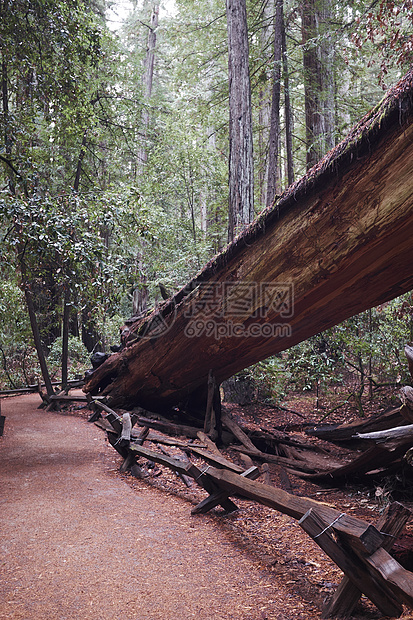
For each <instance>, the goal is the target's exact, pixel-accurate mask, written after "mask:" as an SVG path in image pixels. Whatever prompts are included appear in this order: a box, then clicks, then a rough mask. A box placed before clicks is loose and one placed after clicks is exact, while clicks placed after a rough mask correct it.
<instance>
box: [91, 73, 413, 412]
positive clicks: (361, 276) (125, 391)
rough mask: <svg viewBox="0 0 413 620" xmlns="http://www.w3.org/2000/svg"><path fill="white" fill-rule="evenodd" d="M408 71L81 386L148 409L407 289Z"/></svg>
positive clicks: (184, 396) (412, 241) (186, 398)
mask: <svg viewBox="0 0 413 620" xmlns="http://www.w3.org/2000/svg"><path fill="white" fill-rule="evenodd" d="M412 119H413V71H410V72H409V73H408V74H407V75H406V76H405V77H404V78H403V79H402V80H400V82H399V83H398V84H397V85H396V86H395V87H394V88H392V89H391V90H390V91H389V92H388V93H387V95H386V97H385V98H384V99H383V101H382V102H381V103H380V104H379V105H378V106H377V107H376V108H375V109H374V110H372V111H371V112H370V113H369V114H367V115H366V116H365V117H364V118H363V119H362V120H361V121H360V122H359V123H358V124H357V125H356V126H355V127H354V129H353V130H352V132H351V133H350V134H349V136H348V138H347V139H346V140H344V141H343V142H342V143H341V144H339V145H338V146H337V147H336V148H335V149H333V150H332V151H331V152H330V153H329V154H328V155H326V156H325V157H324V158H323V159H322V160H321V161H320V162H319V164H317V165H316V166H314V167H313V168H312V169H311V170H310V171H309V172H308V173H307V175H306V176H305V177H303V179H301V180H300V181H298V182H297V183H295V184H294V185H292V186H290V187H289V188H288V189H287V190H286V191H285V192H284V194H283V195H282V196H281V198H279V200H278V201H277V202H276V203H275V205H274V206H273V207H272V208H269V209H266V210H264V211H263V212H262V213H261V215H260V216H259V217H258V218H257V219H256V220H255V222H254V223H253V224H251V225H250V226H249V227H248V228H247V229H246V231H245V232H244V233H242V234H241V235H240V236H238V237H237V238H236V240H235V241H234V242H233V243H232V244H230V245H229V246H228V247H227V249H226V250H225V251H224V252H223V253H221V254H219V255H218V256H217V257H216V258H215V259H213V260H212V261H211V262H210V263H208V264H207V265H206V266H205V268H204V269H203V270H202V271H201V272H200V273H199V274H198V275H197V276H196V277H195V278H194V279H193V280H192V281H191V282H190V283H189V284H188V285H187V286H186V287H185V288H183V289H182V290H181V291H179V292H178V293H177V294H176V295H174V297H172V298H171V299H169V300H168V301H166V302H165V303H164V304H163V305H162V306H160V307H159V308H158V309H156V310H154V311H153V312H151V313H150V314H149V315H148V316H146V317H143V318H140V319H138V320H136V321H135V322H132V324H131V325H130V326H129V328H128V329H129V331H130V333H129V336H128V340H129V341H128V342H127V343H126V347H125V348H124V349H123V350H122V351H120V352H118V353H116V354H114V355H112V356H111V357H109V359H108V360H106V362H104V364H102V366H100V367H99V368H98V369H96V370H95V371H94V372H93V374H92V375H91V376H90V377H89V379H88V381H87V383H86V386H85V391H86V392H90V393H92V394H97V393H103V394H106V395H108V396H109V397H110V401H111V403H112V404H113V405H122V406H125V407H129V406H135V405H140V406H142V407H144V408H146V409H149V410H152V411H165V410H166V408H167V407H168V406H176V405H182V404H185V403H188V402H192V404H194V403H196V402H197V401H198V403H199V402H200V395H201V393H202V395H203V398H204V403H205V395H206V386H207V379H208V373H209V371H210V370H212V371H213V373H214V375H215V378H216V380H217V383H218V384H219V383H220V382H222V381H223V380H225V379H227V378H229V377H230V376H232V375H233V374H235V373H236V372H238V371H240V370H242V369H243V368H246V367H248V366H250V365H251V364H253V363H255V362H258V361H259V360H262V359H265V358H267V357H269V356H270V355H273V354H275V353H277V352H280V351H283V350H285V349H287V348H289V347H291V346H293V345H294V344H297V343H298V342H301V341H302V340H305V339H307V338H309V337H310V336H312V335H314V334H316V333H318V332H321V331H323V330H325V329H327V328H329V327H331V326H333V325H336V324H338V323H340V322H342V321H343V320H345V319H346V318H348V317H350V316H352V315H355V314H357V313H359V312H362V311H363V310H366V309H367V308H371V307H373V306H375V305H378V304H380V303H384V302H385V301H387V300H390V299H392V298H394V297H397V296H399V295H401V294H402V293H404V292H406V291H409V290H411V289H412V288H413V273H412V270H411V257H412V252H413V235H412V230H413V124H412Z"/></svg>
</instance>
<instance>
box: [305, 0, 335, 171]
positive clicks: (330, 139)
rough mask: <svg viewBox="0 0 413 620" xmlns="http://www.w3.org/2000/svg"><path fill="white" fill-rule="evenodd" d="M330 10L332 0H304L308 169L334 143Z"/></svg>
mask: <svg viewBox="0 0 413 620" xmlns="http://www.w3.org/2000/svg"><path fill="white" fill-rule="evenodd" d="M330 12H331V9H330V0H305V2H304V3H303V7H302V42H303V65H304V90H305V119H306V142H307V169H309V168H311V167H312V166H314V165H315V164H316V163H317V162H318V161H319V160H320V159H321V158H322V157H323V155H325V153H326V152H327V151H328V150H330V149H331V148H332V147H333V145H334V78H333V74H332V71H333V66H332V50H331V41H330V38H329V36H328V22H329V19H330ZM319 40H320V42H319Z"/></svg>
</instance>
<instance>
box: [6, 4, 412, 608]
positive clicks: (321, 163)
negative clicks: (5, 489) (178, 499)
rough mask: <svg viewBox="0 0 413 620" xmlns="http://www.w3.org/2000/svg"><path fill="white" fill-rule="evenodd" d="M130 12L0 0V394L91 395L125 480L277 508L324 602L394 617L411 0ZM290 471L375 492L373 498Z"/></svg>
mask: <svg viewBox="0 0 413 620" xmlns="http://www.w3.org/2000/svg"><path fill="white" fill-rule="evenodd" d="M11 4H12V5H13V11H10V8H11ZM132 4H133V5H132V6H131V10H130V12H129V14H128V15H126V16H125V17H124V19H123V21H122V23H121V24H120V23H119V22H117V23H116V24H113V23H112V24H111V19H113V16H114V15H116V4H115V5H113V6H112V7H109V5H106V4H105V3H104V2H103V1H102V2H101V1H100V0H98V1H97V2H95V1H94V2H85V3H79V2H77V1H76V0H71V1H70V2H65V3H63V2H57V3H56V2H50V1H49V0H36V1H35V2H26V0H17V1H16V2H13V3H11V2H10V0H3V1H2V2H1V3H0V17H1V18H2V19H1V22H0V34H1V39H0V51H1V76H2V77H1V88H2V108H1V118H0V121H1V128H2V136H3V138H2V141H3V147H2V149H1V151H0V161H1V164H2V169H1V194H0V235H1V240H2V243H1V249H0V269H1V276H2V278H1V282H0V356H1V374H0V387H1V388H2V395H3V396H4V395H10V394H11V393H16V392H22V391H24V390H35V391H38V392H39V393H40V395H41V397H42V401H43V405H42V406H45V407H48V408H49V409H54V408H56V409H58V410H59V409H60V408H62V407H66V406H68V405H70V404H72V405H73V403H79V406H82V407H83V406H88V407H89V408H90V409H92V413H91V416H90V418H89V420H90V421H91V422H94V423H96V424H97V425H98V426H99V427H100V428H102V430H103V431H104V432H105V436H106V438H107V440H108V442H109V443H110V444H111V445H112V446H113V447H114V449H115V450H116V452H117V453H118V456H119V458H120V459H121V464H120V470H121V472H122V473H126V472H127V473H129V474H131V475H132V476H134V477H136V478H138V479H142V480H144V478H145V477H147V476H148V477H150V475H152V474H150V473H148V472H149V469H153V467H154V464H158V465H160V466H162V468H164V469H165V468H166V469H168V470H170V471H172V473H173V475H176V474H177V475H178V476H179V480H180V481H181V482H182V484H183V485H185V486H186V487H188V488H189V487H191V485H192V486H195V485H197V488H198V487H199V488H200V489H201V491H202V493H203V494H204V497H203V499H200V500H199V502H198V503H197V504H196V506H195V507H194V508H193V510H192V513H193V514H203V513H205V512H208V511H209V510H211V509H215V508H216V507H221V508H222V509H223V511H224V512H225V513H228V514H230V513H232V512H234V511H235V510H236V509H237V503H236V502H237V498H238V497H241V498H244V499H245V498H248V499H249V500H251V501H253V502H257V503H258V504H260V505H265V506H269V507H270V508H271V509H275V510H277V511H279V512H281V513H282V514H285V515H288V516H290V517H292V518H293V519H295V520H296V521H297V522H298V524H299V526H300V527H301V528H302V529H303V530H304V531H305V532H306V533H307V534H308V535H309V537H310V538H312V539H313V540H314V541H315V542H316V543H317V544H318V545H319V546H320V547H321V548H322V549H323V551H324V552H325V553H326V554H327V555H328V556H329V557H330V558H331V559H332V561H333V563H334V564H335V565H336V566H337V567H339V568H340V569H341V570H342V571H343V573H344V575H345V576H344V578H343V581H342V582H341V584H340V586H339V587H338V588H337V589H336V590H335V592H334V593H333V594H332V596H331V597H330V599H329V601H328V602H327V603H326V604H325V605H324V607H323V611H322V613H323V616H324V617H331V616H340V615H341V616H345V615H346V614H347V615H348V614H351V613H352V610H353V609H354V608H355V607H356V605H357V604H358V602H359V600H360V596H361V594H364V595H365V596H366V597H367V599H368V600H369V601H370V602H371V603H372V604H373V605H374V606H375V607H376V608H378V609H379V610H380V612H381V613H382V614H383V615H387V616H390V617H399V616H400V615H402V614H403V605H404V606H405V607H408V608H412V607H413V577H412V573H411V566H410V565H408V563H406V562H404V560H403V561H402V559H401V558H400V557H398V556H397V549H396V547H397V545H396V544H395V550H396V551H394V552H393V555H391V552H392V545H393V543H396V539H397V538H398V536H399V535H401V534H402V531H403V529H404V527H405V525H406V523H407V522H408V520H409V518H410V510H409V500H407V501H405V502H403V503H398V502H393V501H391V499H393V498H390V495H388V496H387V495H386V493H385V491H384V490H383V489H385V487H386V484H387V483H388V480H390V479H392V480H393V481H394V484H395V487H400V485H399V482H400V481H401V480H402V481H403V484H402V485H401V486H402V487H403V485H404V487H403V489H402V491H406V488H408V486H409V482H408V481H409V480H411V473H410V469H411V463H412V462H413V459H412V456H411V449H412V445H413V443H412V429H411V423H412V422H413V413H412V412H413V405H412V402H413V399H412V396H411V395H412V393H413V388H411V387H410V383H411V382H412V376H411V374H410V373H411V372H412V368H413V355H412V348H411V345H412V343H413V303H412V297H411V291H412V289H413V280H412V278H413V276H412V272H411V266H410V263H411V255H412V249H413V248H412V244H413V242H412V240H411V239H412V237H411V232H410V231H411V225H412V221H411V220H412V213H413V182H412V179H413V129H412V128H413V123H412V120H413V73H412V69H411V64H412V60H413V35H412V31H413V5H412V2H411V0H399V1H398V2H393V1H390V0H381V1H380V2H374V3H369V2H365V1H363V0H357V1H356V0H355V1H354V2H353V1H352V2H348V3H347V2H346V3H342V2H335V1H334V0H308V1H306V2H304V3H295V2H294V1H291V2H290V1H289V0H288V1H287V0H284V1H283V0H271V1H269V2H264V3H253V2H246V1H245V0H227V2H226V11H223V7H222V6H221V3H219V2H215V1H212V2H210V3H208V6H198V5H196V6H194V4H193V3H191V2H190V1H189V0H177V1H176V2H175V4H174V6H171V7H169V8H168V10H166V9H165V8H163V7H161V6H160V5H158V4H156V3H148V2H146V1H145V2H142V3H132ZM109 9H111V10H109ZM297 179H298V180H297ZM90 363H92V368H89V366H90ZM86 369H88V370H87V371H86V373H85V370H86ZM240 384H244V386H245V385H247V386H250V388H251V394H250V395H249V396H248V397H247V398H246V399H245V400H247V401H248V402H249V403H252V405H251V406H252V410H251V409H245V410H243V409H242V408H239V407H238V408H237V406H236V405H235V408H233V407H232V406H231V404H230V402H229V401H230V400H231V396H232V397H233V400H235V402H236V403H238V404H239V402H240V398H239V396H240V395H239V394H238V395H237V394H236V392H237V385H238V386H239V385H240ZM231 386H232V393H231ZM78 387H82V388H83V394H79V393H76V394H73V393H72V392H73V388H78ZM234 392H235V396H234ZM241 398H245V389H244V390H243V395H241ZM400 399H401V405H400V402H399V401H400ZM261 406H265V407H268V408H269V409H266V412H267V413H268V410H269V411H270V412H271V414H270V415H267V417H266V421H267V422H266V423H265V424H264V423H263V419H262V415H261V414H259V411H260V407H261ZM254 407H256V408H257V414H254ZM251 411H252V413H251ZM366 413H373V414H374V415H372V416H370V415H368V416H366ZM285 415H287V416H290V417H289V418H288V422H287V421H286V418H285ZM251 416H252V418H251ZM254 416H255V417H254ZM291 416H292V419H291ZM251 420H252V421H251ZM257 420H258V421H257ZM281 420H282V423H281ZM292 420H294V422H293V421H292ZM332 420H333V421H334V423H331V424H328V422H331V421H332ZM0 421H1V424H2V425H3V424H4V422H5V421H4V418H2V417H0ZM324 422H326V424H324ZM322 423H323V424H322ZM6 424H7V421H6ZM295 433H297V434H295ZM148 446H149V447H148ZM170 452H172V455H171V453H170ZM205 464H206V466H205ZM271 467H273V468H276V470H275V471H276V476H277V481H276V482H277V484H275V483H274V480H273V479H271V475H270V469H271ZM162 471H164V470H162ZM259 477H261V480H258V478H259ZM294 479H299V480H300V481H302V482H300V484H301V483H302V484H307V483H308V484H315V485H320V488H324V486H325V485H327V486H328V485H331V484H334V485H336V486H337V487H340V488H345V487H346V485H348V484H349V482H350V481H354V480H356V481H358V482H359V483H360V484H362V485H363V484H365V485H367V486H368V485H371V484H376V485H378V486H376V489H379V488H380V489H382V495H381V496H380V494H379V495H378V496H377V497H379V496H380V497H381V498H382V500H381V501H382V505H381V508H382V511H381V512H382V514H381V515H380V518H379V519H378V521H377V522H376V523H375V525H373V524H372V523H371V522H370V520H366V519H364V518H361V517H359V516H357V517H356V516H352V515H349V514H347V513H346V511H344V512H342V507H340V506H337V507H335V508H332V507H326V506H325V505H324V504H323V503H319V502H316V501H314V500H313V499H311V498H310V497H306V491H305V488H304V487H303V489H302V490H301V491H300V492H299V493H298V492H296V493H294V483H293V482H292V480H294ZM262 480H264V483H263V482H262ZM406 481H407V482H406ZM323 485H324V486H323ZM398 490H400V489H398ZM205 492H206V494H207V496H206V497H205ZM398 499H400V500H402V499H403V498H402V497H399V498H398ZM407 529H409V526H408V527H407ZM404 559H405V558H404ZM399 560H400V561H399ZM403 562H404V563H403Z"/></svg>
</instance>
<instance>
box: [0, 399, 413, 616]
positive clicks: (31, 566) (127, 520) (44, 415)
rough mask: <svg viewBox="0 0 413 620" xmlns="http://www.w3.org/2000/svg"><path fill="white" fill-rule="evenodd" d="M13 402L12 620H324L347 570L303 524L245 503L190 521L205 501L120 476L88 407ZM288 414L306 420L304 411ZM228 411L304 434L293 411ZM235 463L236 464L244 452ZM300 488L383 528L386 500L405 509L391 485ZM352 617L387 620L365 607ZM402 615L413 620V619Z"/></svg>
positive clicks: (165, 481) (8, 586)
mask: <svg viewBox="0 0 413 620" xmlns="http://www.w3.org/2000/svg"><path fill="white" fill-rule="evenodd" d="M1 404H2V414H3V415H5V416H6V424H5V431H4V435H3V437H1V438H0V480H1V487H2V488H1V492H0V505H1V515H2V518H1V521H0V620H4V619H6V618H11V619H13V620H14V619H18V620H43V619H45V620H46V618H47V619H48V620H57V619H59V620H64V619H66V618H67V619H70V620H72V619H73V620H74V619H76V620H78V618H83V619H86V620H89V619H90V620H115V619H116V620H117V619H119V620H120V619H121V618H122V620H140V619H141V618H146V619H148V620H158V619H162V620H176V619H178V618H181V619H182V620H187V619H189V618H197V619H200V620H213V619H217V620H218V619H219V620H232V619H234V620H235V619H237V620H238V619H239V620H241V619H242V620H313V619H317V618H320V617H321V607H322V604H323V601H324V600H325V599H326V597H328V596H329V595H330V594H331V593H332V592H333V591H334V589H335V588H336V586H337V585H338V583H339V582H340V580H341V577H342V574H341V572H340V571H339V569H338V568H337V567H336V566H335V565H334V564H333V563H332V562H331V560H330V559H329V558H328V557H326V556H324V555H323V553H322V552H321V550H320V549H319V548H318V547H317V546H316V545H315V543H314V542H313V541H312V540H311V539H310V538H309V537H308V536H307V535H306V534H305V533H304V532H303V531H302V530H301V528H300V527H299V525H298V524H297V522H296V521H294V520H293V519H291V518H289V517H287V516H285V515H282V514H280V513H278V512H276V511H274V510H271V509H269V508H266V507H264V506H261V505H258V504H256V503H254V502H250V501H247V500H243V499H239V498H236V499H235V502H236V504H237V505H238V507H239V510H237V511H236V512H234V513H231V514H225V513H223V511H222V510H221V509H219V508H217V509H215V511H213V512H211V513H208V514H207V515H197V516H191V514H190V511H191V508H192V506H193V505H195V504H197V503H198V502H199V501H201V500H202V499H203V498H204V497H205V493H204V492H203V491H202V490H201V489H200V488H199V487H198V486H197V485H195V484H193V485H192V486H191V487H189V488H188V487H186V486H185V485H184V484H183V483H182V481H181V480H179V479H178V478H177V477H176V476H175V475H174V474H173V473H172V472H171V471H170V470H166V469H164V468H163V467H161V466H155V467H154V468H152V469H148V468H146V466H143V470H144V472H145V474H146V476H145V478H144V479H141V480H137V479H135V478H133V477H131V476H130V475H126V474H120V473H119V465H120V463H121V461H122V459H121V458H120V457H118V455H117V453H116V452H115V451H114V450H113V448H112V447H111V446H110V445H109V444H108V443H107V442H106V441H105V436H104V434H103V433H102V432H101V431H100V430H99V429H97V428H96V427H95V426H94V425H91V424H88V423H87V421H86V420H87V417H88V416H89V412H88V411H87V410H85V409H82V408H80V407H72V409H70V410H66V411H62V412H46V411H45V410H39V409H38V408H37V407H38V405H39V404H40V401H39V397H38V395H29V396H24V397H15V398H8V399H4V400H2V401H1ZM307 405H308V403H307ZM289 406H291V408H292V409H295V410H296V411H300V406H301V408H302V413H305V411H304V408H305V406H306V403H305V402H304V401H302V402H301V403H300V401H298V400H297V401H296V402H294V403H292V404H289ZM228 408H229V410H230V412H231V414H232V415H233V416H234V417H235V418H236V419H237V418H238V419H239V420H241V419H242V421H243V423H244V424H247V425H248V424H249V425H251V427H253V426H254V424H258V425H261V426H267V427H270V426H271V425H274V424H275V421H276V424H277V425H282V424H285V425H287V424H288V425H291V423H292V422H295V423H297V420H298V423H297V428H296V431H295V432H297V433H300V432H301V431H300V427H299V422H300V418H298V417H297V416H294V414H291V413H288V412H281V411H277V414H276V415H275V412H274V410H273V409H270V408H268V407H263V406H257V405H250V406H247V407H238V406H236V405H228ZM348 415H350V414H348ZM283 416H284V417H283ZM342 416H343V413H342V414H341V418H342ZM329 421H334V420H333V419H332V420H329ZM168 451H169V448H168ZM226 456H227V457H229V458H232V459H233V460H234V461H235V462H236V459H237V454H236V453H235V452H234V451H231V450H227V451H226ZM279 474H280V472H279V469H278V468H277V466H275V465H274V466H272V465H270V476H271V481H272V482H273V483H274V484H277V485H281V486H282V485H283V484H285V480H281V479H280V477H279ZM289 484H291V491H290V492H292V493H295V494H297V495H306V496H309V497H313V498H315V499H317V500H319V501H323V502H326V503H328V504H331V505H333V506H335V507H338V508H340V509H341V510H343V511H345V512H348V513H349V514H352V515H356V516H360V517H362V518H365V519H366V520H368V521H370V522H373V523H374V522H375V521H376V520H377V518H378V517H379V515H380V511H381V510H382V509H383V505H384V503H385V502H387V501H389V500H390V499H399V497H393V495H394V494H395V491H396V489H394V488H391V487H390V486H388V487H387V488H384V489H383V492H384V493H383V494H381V495H377V494H376V491H377V488H376V489H375V488H367V487H365V486H362V485H351V486H346V487H342V488H331V487H330V488H328V487H321V486H319V485H315V484H312V483H309V482H304V481H302V480H301V479H299V478H296V477H292V476H290V480H289ZM404 499H405V500H406V498H404ZM404 503H405V504H406V505H408V506H409V507H410V508H413V502H412V503H410V500H409V498H407V501H404ZM410 528H411V525H408V526H407V530H408V533H409V531H410ZM353 618H359V619H364V620H373V619H376V618H382V615H381V614H380V613H379V612H378V611H377V610H376V608H375V607H373V605H372V604H370V603H369V601H367V600H366V599H364V598H363V599H362V601H361V603H360V604H359V606H358V607H357V609H356V612H355V613H354V615H353ZM402 618H403V619H404V620H408V619H409V620H412V619H413V614H412V610H405V612H404V614H403V616H402Z"/></svg>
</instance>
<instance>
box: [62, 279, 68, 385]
mask: <svg viewBox="0 0 413 620" xmlns="http://www.w3.org/2000/svg"><path fill="white" fill-rule="evenodd" d="M69 322H70V301H69V291H68V290H67V289H66V290H65V294H64V299H63V327H62V389H65V388H66V387H67V380H68V368H67V365H68V364H67V362H68V358H69Z"/></svg>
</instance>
